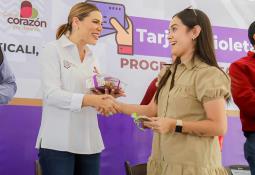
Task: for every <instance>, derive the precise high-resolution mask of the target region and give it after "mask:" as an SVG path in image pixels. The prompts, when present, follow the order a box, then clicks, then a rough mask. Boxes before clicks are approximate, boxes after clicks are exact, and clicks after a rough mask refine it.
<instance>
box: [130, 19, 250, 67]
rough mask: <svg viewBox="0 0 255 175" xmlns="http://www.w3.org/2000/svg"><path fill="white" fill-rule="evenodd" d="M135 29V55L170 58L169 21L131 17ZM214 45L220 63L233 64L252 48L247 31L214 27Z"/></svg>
mask: <svg viewBox="0 0 255 175" xmlns="http://www.w3.org/2000/svg"><path fill="white" fill-rule="evenodd" d="M131 20H132V22H133V25H134V26H133V27H134V31H133V34H134V43H135V44H134V53H135V54H136V55H146V56H158V57H167V58H169V57H170V55H171V54H170V53H171V47H170V46H169V43H168V40H167V35H168V26H169V21H167V20H157V19H149V18H140V17H131ZM213 37H214V45H215V49H216V55H217V59H218V61H221V62H227V63H229V62H233V61H234V60H236V59H237V58H240V57H243V56H245V55H246V53H247V51H248V50H250V49H251V48H252V46H251V44H250V43H249V40H248V36H247V30H244V29H235V28H228V27H213Z"/></svg>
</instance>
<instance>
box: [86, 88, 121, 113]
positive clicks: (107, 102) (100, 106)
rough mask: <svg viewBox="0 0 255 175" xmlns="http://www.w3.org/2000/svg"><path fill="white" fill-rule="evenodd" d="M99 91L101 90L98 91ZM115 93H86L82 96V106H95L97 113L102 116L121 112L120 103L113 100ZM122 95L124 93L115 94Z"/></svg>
mask: <svg viewBox="0 0 255 175" xmlns="http://www.w3.org/2000/svg"><path fill="white" fill-rule="evenodd" d="M98 93H101V92H98ZM115 96H116V93H114V95H111V94H88V95H85V96H84V98H83V103H84V106H92V107H94V108H96V110H97V111H98V113H99V114H102V115H104V116H109V115H113V114H116V113H120V112H121V104H120V102H117V101H116V100H115ZM117 96H124V94H119V93H118V94H117Z"/></svg>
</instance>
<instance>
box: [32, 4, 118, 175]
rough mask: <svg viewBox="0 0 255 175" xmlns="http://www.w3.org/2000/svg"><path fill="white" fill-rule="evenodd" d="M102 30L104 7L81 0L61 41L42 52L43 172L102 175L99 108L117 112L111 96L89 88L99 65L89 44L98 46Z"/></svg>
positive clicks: (63, 29)
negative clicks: (90, 80) (102, 10)
mask: <svg viewBox="0 0 255 175" xmlns="http://www.w3.org/2000/svg"><path fill="white" fill-rule="evenodd" d="M101 31H102V15H101V13H100V11H99V10H98V8H97V7H95V6H94V5H91V4H88V3H86V2H81V3H78V4H76V5H74V6H73V7H72V8H71V11H70V14H69V16H68V21H67V23H66V24H63V25H62V26H60V27H59V29H58V31H57V34H56V38H57V40H55V41H53V42H50V43H48V44H47V45H46V47H45V48H44V49H43V51H42V53H41V56H40V57H41V67H42V85H43V112H42V122H41V127H40V131H39V134H38V138H37V144H36V147H37V148H38V149H39V162H40V164H41V167H42V173H43V175H99V165H100V164H99V162H100V153H101V151H102V150H103V149H104V145H103V141H102V137H101V133H100V130H99V127H98V121H97V111H96V110H95V108H99V107H100V108H102V109H104V111H106V113H116V110H115V108H116V106H115V104H114V103H113V102H112V101H111V100H110V99H111V98H112V97H111V96H110V95H104V94H103V95H97V94H92V93H90V91H89V89H86V88H85V79H86V78H88V77H91V76H92V75H93V74H95V73H97V67H98V65H97V60H96V58H95V57H94V56H93V54H92V52H91V50H90V49H89V47H88V45H95V44H96V42H97V41H98V39H99V36H100V33H101Z"/></svg>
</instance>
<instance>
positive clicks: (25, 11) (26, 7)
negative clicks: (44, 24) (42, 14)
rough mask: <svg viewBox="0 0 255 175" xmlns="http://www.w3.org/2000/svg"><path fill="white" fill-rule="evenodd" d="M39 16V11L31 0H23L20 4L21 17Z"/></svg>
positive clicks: (33, 17)
mask: <svg viewBox="0 0 255 175" xmlns="http://www.w3.org/2000/svg"><path fill="white" fill-rule="evenodd" d="M37 16H38V11H37V10H36V9H35V8H33V6H32V4H31V3H30V2H29V1H23V2H22V3H21V6H20V17H21V18H32V19H35V18H36V17H37Z"/></svg>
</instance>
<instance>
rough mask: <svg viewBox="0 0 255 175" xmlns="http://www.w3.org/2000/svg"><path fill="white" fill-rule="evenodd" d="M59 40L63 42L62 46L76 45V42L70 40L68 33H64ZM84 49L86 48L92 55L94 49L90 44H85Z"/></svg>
mask: <svg viewBox="0 0 255 175" xmlns="http://www.w3.org/2000/svg"><path fill="white" fill-rule="evenodd" d="M59 41H60V43H61V46H62V47H68V46H75V44H74V43H73V42H72V41H70V40H69V39H68V38H67V36H66V35H62V36H61V37H60V38H59ZM84 49H85V50H86V54H87V55H91V54H92V51H91V49H90V48H89V46H87V45H85V46H84Z"/></svg>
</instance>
